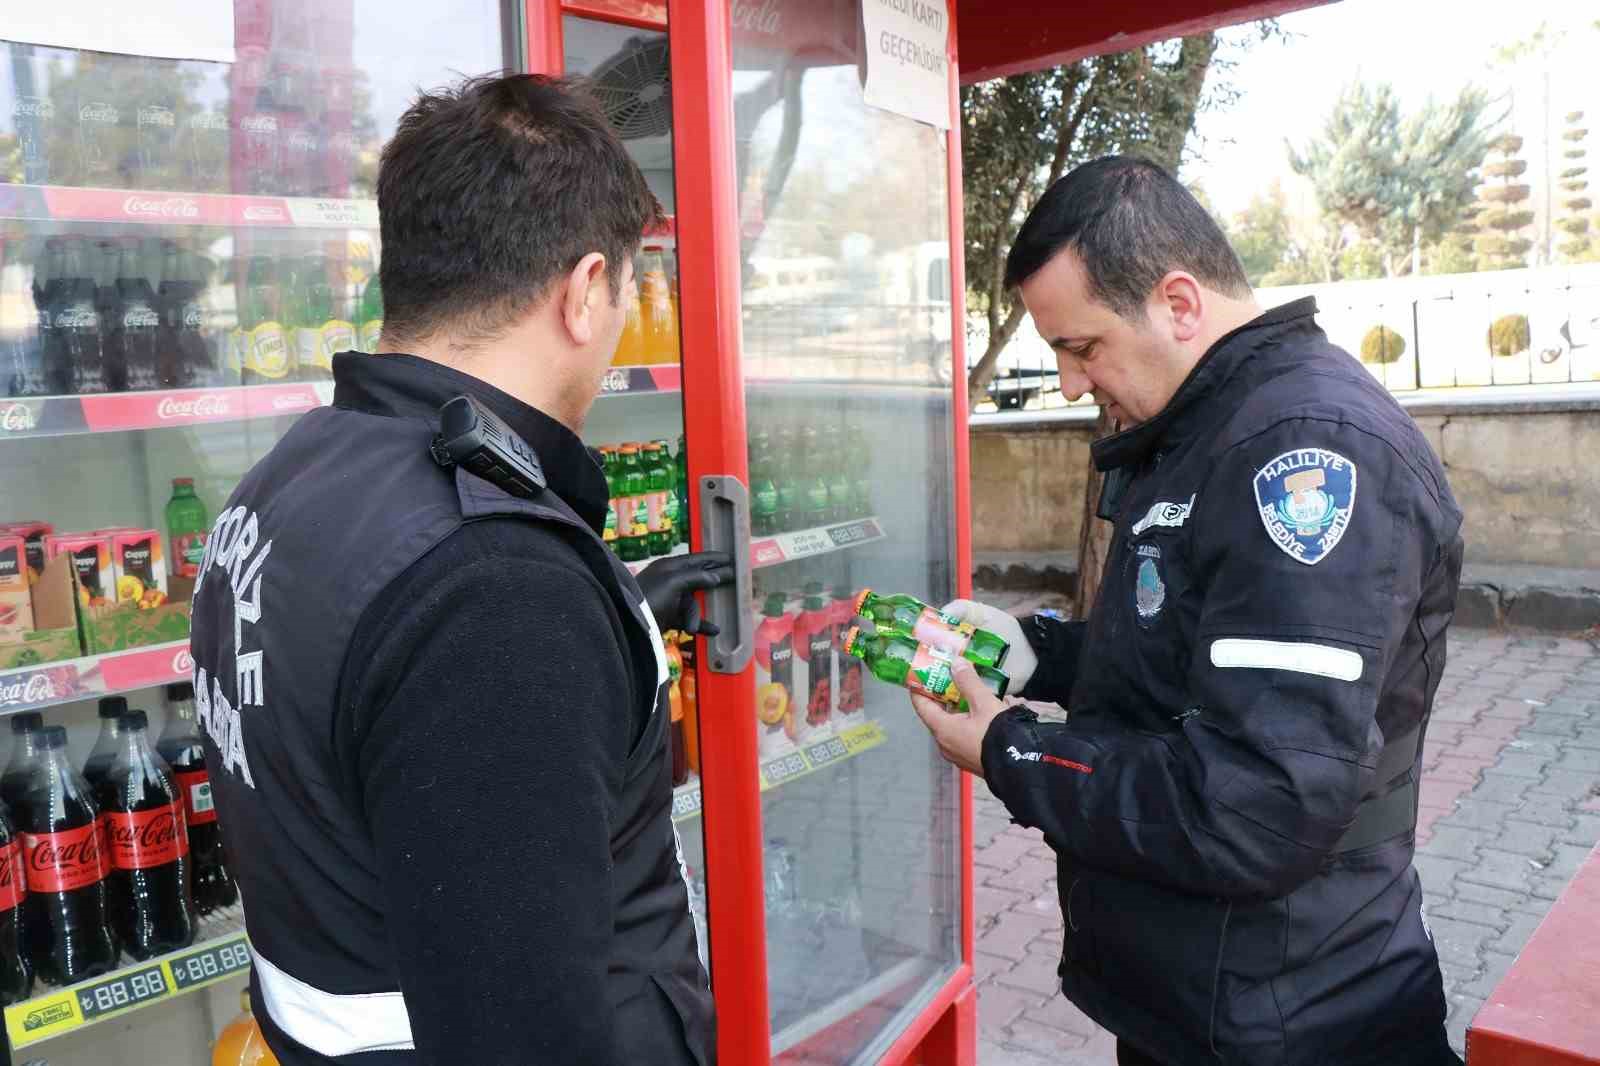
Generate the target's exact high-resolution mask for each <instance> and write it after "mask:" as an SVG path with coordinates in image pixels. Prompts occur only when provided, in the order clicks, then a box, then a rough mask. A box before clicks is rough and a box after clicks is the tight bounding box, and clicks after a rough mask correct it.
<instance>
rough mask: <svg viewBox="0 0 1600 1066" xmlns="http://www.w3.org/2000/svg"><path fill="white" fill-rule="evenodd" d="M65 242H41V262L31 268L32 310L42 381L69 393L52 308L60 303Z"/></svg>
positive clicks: (63, 353)
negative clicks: (42, 250) (42, 364)
mask: <svg viewBox="0 0 1600 1066" xmlns="http://www.w3.org/2000/svg"><path fill="white" fill-rule="evenodd" d="M66 262H67V249H66V243H65V242H64V241H63V240H62V239H61V238H60V237H51V238H50V239H49V240H47V241H45V242H44V261H43V263H40V264H35V266H34V269H33V307H34V310H35V311H37V312H38V318H39V357H40V359H42V360H43V362H44V379H45V384H46V386H47V388H48V389H49V390H50V391H51V392H53V393H64V392H70V391H71V389H72V370H71V368H70V367H69V366H68V365H67V352H66V348H65V347H64V346H63V344H62V334H61V333H59V332H58V331H57V330H56V305H57V304H59V303H60V302H61V284H62V280H63V279H62V276H61V275H62V272H63V271H64V270H65V269H66Z"/></svg>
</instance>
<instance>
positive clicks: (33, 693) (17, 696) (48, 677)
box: [0, 640, 194, 715]
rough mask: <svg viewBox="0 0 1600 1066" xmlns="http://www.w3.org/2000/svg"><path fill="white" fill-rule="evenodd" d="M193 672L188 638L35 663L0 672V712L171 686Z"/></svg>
mask: <svg viewBox="0 0 1600 1066" xmlns="http://www.w3.org/2000/svg"><path fill="white" fill-rule="evenodd" d="M193 674H194V660H193V659H191V658H190V657H189V642H188V641H187V640H174V641H169V642H168V643H166V644H151V645H149V646H148V647H143V648H129V649H128V650H126V651H113V652H106V653H104V654H102V655H86V656H84V657H82V658H79V659H61V660H58V661H56V662H48V663H35V664H33V665H31V666H21V667H17V668H15V669H12V670H3V671H0V715H6V714H15V713H17V712H18V711H37V710H40V709H41V708H44V707H51V706H54V705H55V704H58V703H71V702H72V701H74V700H92V699H95V698H97V697H99V696H109V695H113V694H115V693H118V692H132V691H134V690H135V689H141V688H151V687H153V686H155V685H171V684H176V683H177V682H179V681H188V680H189V679H190V678H191V677H192V676H193Z"/></svg>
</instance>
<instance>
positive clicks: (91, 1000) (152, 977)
mask: <svg viewBox="0 0 1600 1066" xmlns="http://www.w3.org/2000/svg"><path fill="white" fill-rule="evenodd" d="M168 991H169V989H168V988H167V978H166V975H165V974H163V973H162V972H161V967H160V966H147V967H145V968H144V969H141V970H129V971H126V972H124V973H119V974H117V975H115V976H114V977H111V978H109V979H107V980H104V981H99V982H97V983H95V984H92V985H88V986H86V987H84V988H80V989H78V1009H79V1010H81V1011H82V1012H83V1019H84V1021H90V1020H92V1019H94V1018H96V1017H98V1016H100V1015H102V1014H110V1013H111V1012H112V1011H119V1010H124V1009H126V1008H128V1007H137V1006H138V1005H139V1004H141V1003H145V1002H148V1001H149V1000H152V999H160V998H161V997H162V996H164V995H166V994H167V992H168Z"/></svg>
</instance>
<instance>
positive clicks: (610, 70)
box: [590, 35, 672, 141]
mask: <svg viewBox="0 0 1600 1066" xmlns="http://www.w3.org/2000/svg"><path fill="white" fill-rule="evenodd" d="M667 57H668V52H667V38H666V36H665V35H661V36H659V37H653V38H639V37H636V38H634V39H633V40H631V41H629V42H628V44H627V45H626V46H625V47H624V48H623V49H622V51H620V52H618V53H617V54H616V55H614V56H612V57H611V58H610V59H607V60H606V61H605V62H604V63H601V64H600V66H598V67H597V68H595V71H594V73H593V74H592V75H590V78H591V80H592V87H593V89H594V93H595V95H596V96H597V97H598V98H599V100H600V103H601V106H603V107H604V108H605V110H606V117H607V118H609V119H610V120H611V124H612V125H613V126H614V127H615V128H616V129H617V131H618V133H620V134H621V136H622V139H623V140H625V141H632V140H638V139H640V138H644V137H659V136H662V135H664V134H667V133H669V132H671V130H672V68H671V65H670V63H669V61H668V58H667Z"/></svg>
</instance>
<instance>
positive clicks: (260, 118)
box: [239, 115, 278, 133]
mask: <svg viewBox="0 0 1600 1066" xmlns="http://www.w3.org/2000/svg"><path fill="white" fill-rule="evenodd" d="M239 128H240V129H242V130H244V131H245V132H246V133H277V132H278V117H277V116H276V115H246V116H245V117H244V118H242V119H240V120H239Z"/></svg>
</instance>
